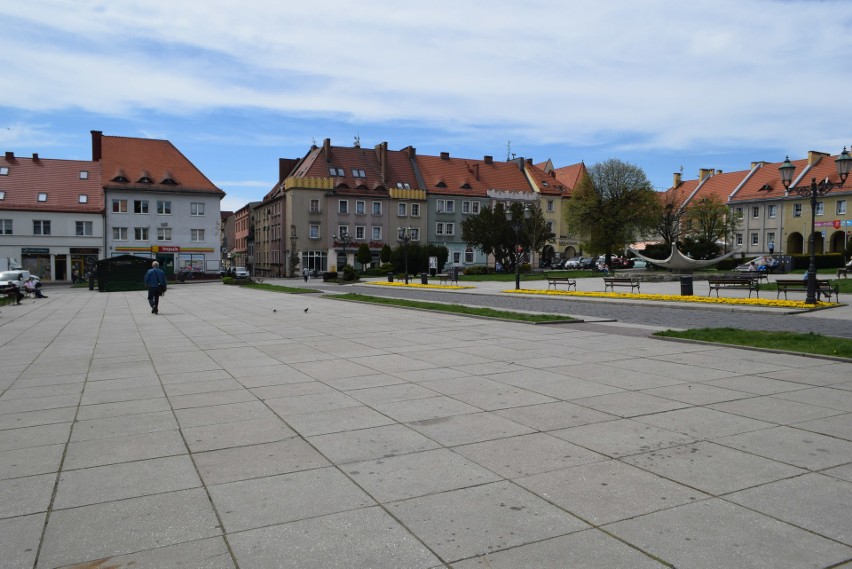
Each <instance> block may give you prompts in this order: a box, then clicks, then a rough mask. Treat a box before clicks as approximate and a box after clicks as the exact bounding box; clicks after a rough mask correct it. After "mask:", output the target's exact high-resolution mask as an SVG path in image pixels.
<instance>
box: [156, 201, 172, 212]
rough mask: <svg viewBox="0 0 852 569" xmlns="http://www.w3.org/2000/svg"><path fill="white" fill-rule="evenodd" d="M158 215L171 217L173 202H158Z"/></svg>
mask: <svg viewBox="0 0 852 569" xmlns="http://www.w3.org/2000/svg"><path fill="white" fill-rule="evenodd" d="M157 213H158V214H160V215H171V214H172V202H171V201H168V200H157Z"/></svg>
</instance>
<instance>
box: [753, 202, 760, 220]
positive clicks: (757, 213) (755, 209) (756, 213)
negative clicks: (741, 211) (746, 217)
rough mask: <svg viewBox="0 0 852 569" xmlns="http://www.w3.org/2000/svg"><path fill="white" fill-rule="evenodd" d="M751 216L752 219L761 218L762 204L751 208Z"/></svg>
mask: <svg viewBox="0 0 852 569" xmlns="http://www.w3.org/2000/svg"><path fill="white" fill-rule="evenodd" d="M751 217H752V219H758V218H760V206H757V205H756V206H754V207H752V208H751Z"/></svg>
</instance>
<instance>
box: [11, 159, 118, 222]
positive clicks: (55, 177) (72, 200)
mask: <svg viewBox="0 0 852 569" xmlns="http://www.w3.org/2000/svg"><path fill="white" fill-rule="evenodd" d="M10 158H11V159H10ZM0 168H8V173H7V174H6V175H0V192H5V196H4V198H3V199H2V200H0V210H17V211H58V212H79V213H103V211H104V191H103V188H102V187H101V168H100V164H99V163H97V162H90V161H85V160H53V159H43V158H18V157H13V156H8V155H7V156H6V157H4V158H0ZM80 172H87V173H88V174H87V175H88V177H87V178H86V179H81V178H80ZM40 193H45V194H47V199H46V200H45V201H43V202H40V201H38V195H39V194H40ZM81 195H85V196H86V203H80V196H81Z"/></svg>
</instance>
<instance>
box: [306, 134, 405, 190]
mask: <svg viewBox="0 0 852 569" xmlns="http://www.w3.org/2000/svg"><path fill="white" fill-rule="evenodd" d="M414 154H415V151H414V149H413V148H411V147H408V148H406V149H403V150H388V148H387V143H384V142H383V143H382V144H379V145H377V146H376V147H375V148H361V147H360V146H332V145H331V141H330V140H329V139H326V140H325V141H324V143H323V146H321V147H313V148H311V150H310V152H308V155H307V156H305V158H304V159H303V160H302V162H301V163H300V164H299V165H298V166H297V167H296V168H295V170H293V172H292V173H291V174H290V175H291V176H293V177H297V178H328V177H333V179H334V186H335V189H336V190H337V191H338V192H344V193H348V194H364V193H367V194H371V195H376V191H377V190H378V191H379V192H382V191H386V190H388V189H389V188H396V187H397V184H403V185H405V184H407V185H408V187H409V188H410V189H421V188H419V184H418V181H417V175H416V174H415V171H414V167H413V166H412V164H411V159H410V157H409V156H412V155H414ZM331 168H334V169H335V175H333V176H332V174H331V173H330V171H329V170H330V169H331ZM340 170H342V172H339V171H340ZM360 170H363V173H364V176H363V177H362V176H358V177H356V176H355V175H354V173H353V171H360ZM337 174H342V175H337Z"/></svg>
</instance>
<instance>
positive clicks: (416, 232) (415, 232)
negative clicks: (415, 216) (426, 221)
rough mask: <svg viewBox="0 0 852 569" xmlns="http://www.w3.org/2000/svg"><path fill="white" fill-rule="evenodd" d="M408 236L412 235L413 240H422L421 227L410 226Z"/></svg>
mask: <svg viewBox="0 0 852 569" xmlns="http://www.w3.org/2000/svg"><path fill="white" fill-rule="evenodd" d="M408 236H409V237H411V240H412V241H420V229H419V228H417V227H409V228H408Z"/></svg>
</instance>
